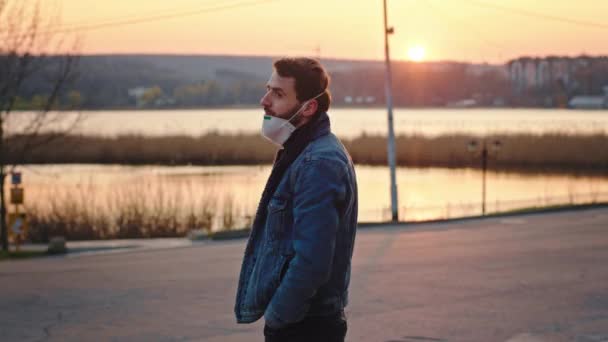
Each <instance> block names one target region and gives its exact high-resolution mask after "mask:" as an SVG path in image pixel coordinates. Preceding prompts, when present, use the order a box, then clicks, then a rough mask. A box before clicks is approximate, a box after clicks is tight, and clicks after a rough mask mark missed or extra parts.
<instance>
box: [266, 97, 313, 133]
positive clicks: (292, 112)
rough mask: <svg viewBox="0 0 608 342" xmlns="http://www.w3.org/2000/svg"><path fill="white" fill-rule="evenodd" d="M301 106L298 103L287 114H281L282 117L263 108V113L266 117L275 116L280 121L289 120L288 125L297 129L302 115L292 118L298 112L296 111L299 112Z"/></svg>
mask: <svg viewBox="0 0 608 342" xmlns="http://www.w3.org/2000/svg"><path fill="white" fill-rule="evenodd" d="M301 106H302V103H298V104H296V105H295V106H294V108H292V109H290V110H289V111H288V112H286V113H285V114H282V115H277V114H276V113H275V112H273V111H271V110H267V109H266V108H264V112H265V114H266V115H271V116H276V117H277V118H281V119H285V120H289V119H291V121H289V123H291V124H292V125H293V126H294V127H296V128H297V127H298V126H299V125H300V123H301V122H302V120H303V119H304V118H303V117H302V113H300V114H298V115H297V116H295V117H293V116H294V115H295V114H296V113H297V112H298V110H300V108H301ZM292 117H293V119H292Z"/></svg>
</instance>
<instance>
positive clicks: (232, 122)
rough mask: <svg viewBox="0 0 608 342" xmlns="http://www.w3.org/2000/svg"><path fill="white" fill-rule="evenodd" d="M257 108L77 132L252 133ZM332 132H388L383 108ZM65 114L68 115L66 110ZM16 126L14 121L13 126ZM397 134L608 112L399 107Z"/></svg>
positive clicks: (487, 128) (584, 121)
mask: <svg viewBox="0 0 608 342" xmlns="http://www.w3.org/2000/svg"><path fill="white" fill-rule="evenodd" d="M262 113H263V112H262V110H261V109H255V108H249V109H200V110H199V109H197V110H166V111H88V112H83V114H84V115H85V116H86V119H85V120H84V122H83V123H82V124H81V126H80V128H79V132H81V133H84V134H95V135H106V136H115V135H119V134H131V133H134V134H142V135H154V136H159V135H176V134H177V135H188V136H198V135H201V134H205V133H207V132H210V131H217V132H220V133H239V132H241V133H257V132H259V131H260V127H261V125H262ZM329 114H330V118H331V122H332V130H333V132H334V133H335V134H336V135H338V136H339V137H345V138H352V137H355V136H359V135H361V134H362V133H364V132H365V133H367V134H382V135H385V134H386V131H387V119H386V109H384V108H358V109H348V108H337V109H333V110H331V111H330V112H329ZM65 115H69V114H65ZM14 125H15V127H18V126H19V123H15V124H14ZM394 126H395V132H396V133H397V134H422V135H427V136H436V135H440V134H446V133H467V134H477V135H491V134H492V133H534V134H542V133H549V132H551V133H553V132H562V133H568V134H592V133H608V110H599V111H584V110H566V109H446V108H435V109H403V108H397V109H395V111H394Z"/></svg>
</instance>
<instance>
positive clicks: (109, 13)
mask: <svg viewBox="0 0 608 342" xmlns="http://www.w3.org/2000/svg"><path fill="white" fill-rule="evenodd" d="M56 2H57V3H58V6H59V7H58V8H59V11H60V13H61V24H60V25H61V27H62V28H74V27H77V28H78V30H77V32H78V33H77V34H78V36H79V38H80V40H81V48H80V50H81V52H82V53H85V54H98V53H166V54H216V55H217V54H221V55H224V54H229V55H263V56H298V55H309V56H316V57H321V58H346V59H368V60H369V59H372V60H381V59H383V58H384V37H383V7H382V1H381V0H307V1H302V0H222V1H220V0H171V1H166V0H129V1H123V0H105V1H98V0H56ZM387 3H388V17H389V25H390V26H393V27H394V29H395V33H394V34H393V35H392V36H391V37H390V51H391V58H393V59H396V60H407V59H412V58H416V59H419V60H426V61H442V60H454V61H466V62H475V63H482V62H488V63H504V62H506V61H508V60H509V59H512V58H517V57H519V56H523V55H527V56H546V55H568V56H576V55H580V54H582V53H586V54H591V55H600V54H603V55H608V39H606V37H608V19H607V18H608V1H606V0H577V1H572V0H535V1H530V0H502V1H501V0H387Z"/></svg>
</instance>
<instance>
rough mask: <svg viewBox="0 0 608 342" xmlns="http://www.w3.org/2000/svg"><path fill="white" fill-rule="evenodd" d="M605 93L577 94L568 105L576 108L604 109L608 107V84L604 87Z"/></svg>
mask: <svg viewBox="0 0 608 342" xmlns="http://www.w3.org/2000/svg"><path fill="white" fill-rule="evenodd" d="M603 90H604V95H598V96H575V97H573V98H572V99H571V100H570V102H568V107H570V108H575V109H603V108H608V86H605V87H604V88H603Z"/></svg>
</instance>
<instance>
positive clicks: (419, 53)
mask: <svg viewBox="0 0 608 342" xmlns="http://www.w3.org/2000/svg"><path fill="white" fill-rule="evenodd" d="M425 56H426V51H425V50H424V47H422V46H420V45H415V46H412V47H411V48H409V49H408V50H407V58H408V59H409V60H410V61H414V62H421V61H423V60H424V57H425Z"/></svg>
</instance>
